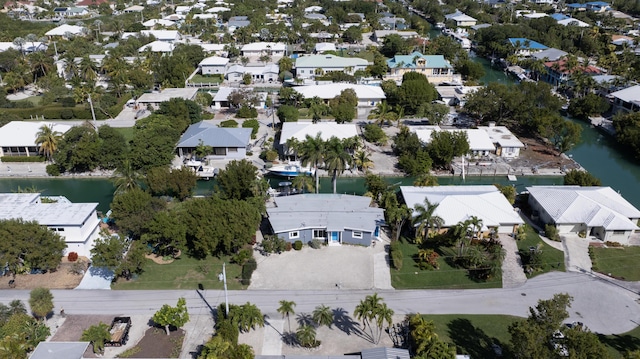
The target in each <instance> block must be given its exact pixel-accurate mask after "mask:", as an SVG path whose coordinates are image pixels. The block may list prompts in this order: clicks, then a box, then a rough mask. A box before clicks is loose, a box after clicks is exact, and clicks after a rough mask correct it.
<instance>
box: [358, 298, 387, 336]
mask: <svg viewBox="0 0 640 359" xmlns="http://www.w3.org/2000/svg"><path fill="white" fill-rule="evenodd" d="M353 314H354V315H355V317H356V319H358V320H362V324H363V327H364V329H365V330H366V329H367V327H369V339H370V340H371V342H372V343H374V344H377V343H378V342H379V341H380V336H381V335H382V327H383V326H384V322H387V323H388V325H391V322H392V318H393V310H392V309H391V308H389V307H387V304H386V303H384V302H382V298H381V297H379V296H378V293H373V294H372V295H368V296H366V297H365V299H364V300H361V301H360V304H358V305H357V306H356V308H355V310H354V312H353ZM374 324H375V328H376V329H377V332H376V333H374Z"/></svg>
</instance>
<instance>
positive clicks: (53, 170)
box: [47, 164, 60, 177]
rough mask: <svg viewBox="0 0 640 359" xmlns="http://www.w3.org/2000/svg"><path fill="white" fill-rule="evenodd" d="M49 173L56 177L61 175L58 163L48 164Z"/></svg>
mask: <svg viewBox="0 0 640 359" xmlns="http://www.w3.org/2000/svg"><path fill="white" fill-rule="evenodd" d="M47 174H48V175H49V176H54V177H57V176H60V166H58V165H56V164H50V165H47Z"/></svg>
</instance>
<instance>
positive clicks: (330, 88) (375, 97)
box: [294, 83, 386, 107]
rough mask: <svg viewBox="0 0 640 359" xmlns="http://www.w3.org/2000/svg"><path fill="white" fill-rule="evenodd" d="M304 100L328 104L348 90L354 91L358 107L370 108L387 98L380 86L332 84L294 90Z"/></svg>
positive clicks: (300, 87)
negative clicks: (316, 99)
mask: <svg viewBox="0 0 640 359" xmlns="http://www.w3.org/2000/svg"><path fill="white" fill-rule="evenodd" d="M294 89H295V90H296V91H297V92H298V93H300V94H301V95H302V96H304V98H314V97H316V96H317V97H319V98H320V99H322V100H324V101H325V102H328V101H329V100H331V99H332V98H334V97H336V96H338V95H340V92H342V91H343V90H346V89H352V90H354V91H355V92H356V96H358V106H362V107H369V106H375V105H376V104H377V103H378V102H381V101H382V100H384V99H385V98H386V96H385V94H384V91H382V88H381V87H380V86H374V85H356V84H347V83H332V84H324V85H309V86H296V87H295V88H294Z"/></svg>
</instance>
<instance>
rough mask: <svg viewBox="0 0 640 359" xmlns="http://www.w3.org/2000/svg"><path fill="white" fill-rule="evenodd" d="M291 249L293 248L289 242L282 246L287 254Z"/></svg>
mask: <svg viewBox="0 0 640 359" xmlns="http://www.w3.org/2000/svg"><path fill="white" fill-rule="evenodd" d="M292 248H293V245H292V244H291V242H287V243H286V244H285V246H284V250H285V251H287V252H289V251H290V250H291V249H292Z"/></svg>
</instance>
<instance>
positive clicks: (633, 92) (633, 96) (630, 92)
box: [611, 85, 640, 103]
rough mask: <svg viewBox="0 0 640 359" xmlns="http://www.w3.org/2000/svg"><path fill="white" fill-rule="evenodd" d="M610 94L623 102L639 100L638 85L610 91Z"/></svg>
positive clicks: (639, 86) (639, 91) (639, 89)
mask: <svg viewBox="0 0 640 359" xmlns="http://www.w3.org/2000/svg"><path fill="white" fill-rule="evenodd" d="M611 96H613V97H617V98H619V99H620V100H622V101H624V102H636V103H638V102H640V85H636V86H632V87H627V88H626V89H624V90H620V91H616V92H612V93H611Z"/></svg>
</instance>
